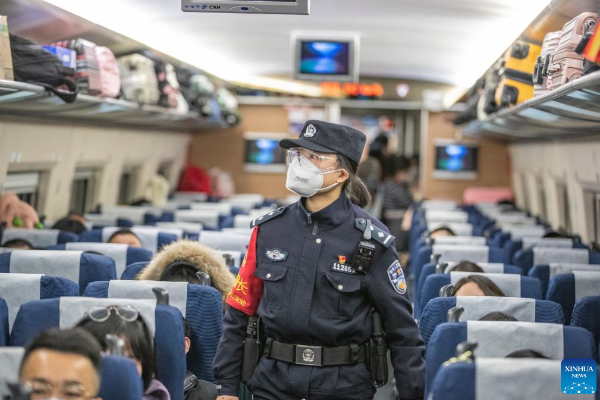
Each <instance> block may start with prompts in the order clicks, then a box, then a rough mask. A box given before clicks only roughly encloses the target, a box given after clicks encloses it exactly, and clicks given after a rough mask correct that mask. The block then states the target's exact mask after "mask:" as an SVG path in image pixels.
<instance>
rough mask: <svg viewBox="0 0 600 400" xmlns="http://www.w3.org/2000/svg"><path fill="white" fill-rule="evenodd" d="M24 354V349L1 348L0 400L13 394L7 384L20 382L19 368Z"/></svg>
mask: <svg viewBox="0 0 600 400" xmlns="http://www.w3.org/2000/svg"><path fill="white" fill-rule="evenodd" d="M24 354H25V349H24V348H23V347H0V365H2V368H0V398H4V396H9V395H10V394H11V393H10V390H9V389H8V386H7V385H6V384H7V383H11V382H18V381H19V367H20V366H21V360H22V359H23V355H24Z"/></svg>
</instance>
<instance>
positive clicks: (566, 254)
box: [532, 247, 590, 265]
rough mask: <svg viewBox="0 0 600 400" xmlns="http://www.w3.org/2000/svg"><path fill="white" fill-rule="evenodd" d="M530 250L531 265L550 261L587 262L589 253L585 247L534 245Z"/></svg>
mask: <svg viewBox="0 0 600 400" xmlns="http://www.w3.org/2000/svg"><path fill="white" fill-rule="evenodd" d="M532 251H533V265H538V264H550V263H572V264H587V263H589V262H590V253H589V250H587V249H552V248H547V247H534V248H533V249H532Z"/></svg>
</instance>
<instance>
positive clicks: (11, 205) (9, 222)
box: [0, 193, 39, 229]
mask: <svg viewBox="0 0 600 400" xmlns="http://www.w3.org/2000/svg"><path fill="white" fill-rule="evenodd" d="M14 222H20V223H18V224H17V225H19V226H15V224H14ZM37 222H39V218H38V215H37V213H36V212H35V210H34V209H33V207H31V206H30V205H29V204H27V203H25V202H24V201H21V200H19V198H18V197H17V195H16V194H14V193H7V194H3V195H1V196H0V224H2V223H6V227H7V228H25V229H33V228H34V225H35V224H36V223H37Z"/></svg>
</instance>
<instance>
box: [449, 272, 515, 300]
mask: <svg viewBox="0 0 600 400" xmlns="http://www.w3.org/2000/svg"><path fill="white" fill-rule="evenodd" d="M454 295H455V296H457V297H458V296H498V297H504V293H503V292H502V290H500V288H499V287H498V286H496V284H495V283H494V282H492V281H491V280H490V279H489V278H486V277H485V276H481V275H470V276H467V277H466V278H462V279H461V280H459V281H458V282H456V285H454Z"/></svg>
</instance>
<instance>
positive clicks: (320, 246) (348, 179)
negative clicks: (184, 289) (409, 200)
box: [214, 121, 424, 400]
mask: <svg viewBox="0 0 600 400" xmlns="http://www.w3.org/2000/svg"><path fill="white" fill-rule="evenodd" d="M364 145H365V135H364V134H363V133H361V132H359V131H357V130H355V129H352V128H349V127H346V126H342V125H337V124H330V123H325V122H321V121H308V122H307V123H306V125H305V127H304V129H303V131H302V134H301V136H300V138H299V139H296V140H288V139H286V140H282V141H281V143H280V146H281V147H283V148H285V149H288V163H289V170H288V175H287V183H286V187H287V188H288V189H289V190H291V191H292V192H294V193H296V194H298V195H300V196H301V197H302V199H301V200H300V201H298V202H297V203H294V204H293V205H291V206H288V207H287V208H286V207H282V208H280V209H278V210H277V211H274V212H271V213H269V214H267V215H265V216H263V217H260V218H258V219H257V220H255V221H254V222H253V223H252V226H253V227H254V231H253V234H252V238H251V240H250V244H249V247H248V252H247V254H246V258H245V260H244V263H243V265H242V267H241V269H240V272H239V275H238V277H237V280H236V284H235V286H234V287H233V289H232V291H231V293H229V296H228V299H227V303H228V307H227V312H226V315H225V320H224V328H223V336H222V338H221V341H220V343H219V348H218V351H217V355H216V357H215V362H214V367H215V375H216V379H217V381H218V385H219V386H218V387H219V395H220V396H219V397H218V398H217V399H218V400H235V399H237V396H238V393H239V392H238V388H239V383H240V378H241V369H242V354H243V348H244V344H243V343H244V340H245V338H246V328H247V324H248V320H249V317H252V316H256V315H258V316H260V318H261V320H262V323H263V324H264V332H265V339H264V343H265V350H264V355H263V356H262V359H261V360H260V363H259V364H258V366H257V367H256V370H255V372H254V374H253V375H252V379H250V381H249V382H248V386H249V388H250V390H251V391H252V393H253V395H254V399H268V400H288V399H298V400H299V399H310V400H318V399H327V400H331V399H344V400H346V399H348V400H352V399H356V400H365V399H372V398H373V396H374V394H375V388H374V386H373V379H372V377H371V372H370V371H369V368H368V365H367V364H368V361H369V359H370V358H369V357H370V356H369V354H370V353H369V349H370V346H369V341H370V339H371V334H372V311H373V310H375V311H377V312H378V313H379V314H381V316H382V317H383V326H384V329H385V332H386V340H387V345H388V347H389V348H390V349H391V357H392V364H393V366H394V373H395V378H396V385H397V389H398V392H399V398H400V399H421V398H422V397H423V387H424V361H423V354H424V343H423V340H422V339H421V336H420V334H419V331H418V329H417V325H416V324H415V322H414V320H413V319H412V317H411V305H410V302H409V299H408V297H407V296H406V281H405V279H404V273H403V271H402V267H401V266H400V264H399V262H398V255H397V254H396V250H395V247H394V245H393V241H394V238H393V237H392V236H391V235H390V234H389V233H388V231H387V229H386V228H385V227H384V226H383V225H382V224H381V223H380V222H379V221H377V220H375V219H373V218H372V217H371V216H370V215H369V214H367V213H366V212H365V211H364V210H362V208H361V207H363V206H365V205H366V203H367V202H368V200H369V195H368V192H367V189H366V188H365V187H364V185H363V184H362V182H361V181H360V179H358V178H357V177H356V169H357V166H358V163H359V162H360V158H361V154H362V151H363V148H364ZM371 347H372V346H371Z"/></svg>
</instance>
